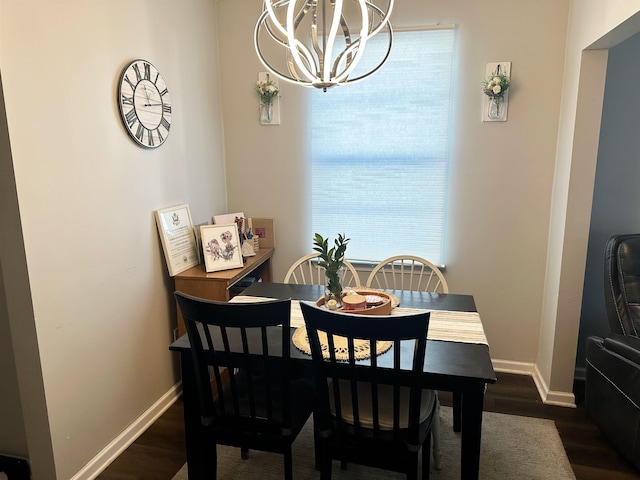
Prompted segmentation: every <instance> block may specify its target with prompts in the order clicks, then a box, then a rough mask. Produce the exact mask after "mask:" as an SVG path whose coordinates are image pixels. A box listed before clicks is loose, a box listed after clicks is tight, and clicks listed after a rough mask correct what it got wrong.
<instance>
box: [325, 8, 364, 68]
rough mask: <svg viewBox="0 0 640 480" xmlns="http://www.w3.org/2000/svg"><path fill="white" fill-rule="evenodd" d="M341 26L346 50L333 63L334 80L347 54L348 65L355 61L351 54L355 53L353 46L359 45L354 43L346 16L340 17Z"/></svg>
mask: <svg viewBox="0 0 640 480" xmlns="http://www.w3.org/2000/svg"><path fill="white" fill-rule="evenodd" d="M340 26H341V27H342V35H343V36H344V44H345V50H343V51H342V52H341V53H340V54H338V55H337V57H336V60H335V61H334V62H333V68H332V69H331V76H332V77H334V78H335V76H336V72H337V71H338V67H339V65H340V62H341V60H342V59H343V58H344V55H345V54H347V59H346V64H347V65H348V64H349V63H350V62H351V61H352V60H353V58H352V56H351V52H352V51H353V45H354V44H355V43H358V41H357V40H356V41H355V42H352V40H351V32H350V31H349V25H347V21H346V19H345V18H344V15H341V17H340Z"/></svg>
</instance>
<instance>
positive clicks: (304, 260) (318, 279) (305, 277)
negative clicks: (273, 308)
mask: <svg viewBox="0 0 640 480" xmlns="http://www.w3.org/2000/svg"><path fill="white" fill-rule="evenodd" d="M344 266H345V272H344V277H343V280H342V286H343V287H359V286H360V277H359V276H358V272H357V271H356V269H355V267H354V266H353V265H351V263H349V262H348V261H347V260H345V261H344ZM325 282H326V280H325V274H324V268H322V267H321V266H319V265H318V254H317V253H310V254H308V255H305V256H304V257H301V258H299V259H298V260H296V261H295V262H294V263H293V265H291V268H289V271H288V272H287V274H286V275H285V276H284V283H294V284H298V285H324V284H325Z"/></svg>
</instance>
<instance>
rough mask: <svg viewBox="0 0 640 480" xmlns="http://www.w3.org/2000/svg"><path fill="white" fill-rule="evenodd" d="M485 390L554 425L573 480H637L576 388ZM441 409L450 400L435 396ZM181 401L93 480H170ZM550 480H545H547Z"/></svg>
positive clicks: (511, 380) (176, 461)
mask: <svg viewBox="0 0 640 480" xmlns="http://www.w3.org/2000/svg"><path fill="white" fill-rule="evenodd" d="M497 376H498V382H497V383H496V384H494V385H489V387H488V388H487V393H486V395H485V403H484V406H485V410H486V411H490V412H498V413H506V414H510V415H522V416H527V417H537V418H548V419H551V420H554V421H555V423H556V426H557V428H558V432H560V437H561V438H562V442H563V444H564V447H565V450H566V452H567V456H568V457H569V461H570V462H571V466H572V467H573V471H574V473H575V475H576V478H577V480H632V479H633V480H638V479H640V472H638V470H636V469H635V468H634V467H633V466H632V465H631V464H630V463H629V462H627V461H626V460H625V459H624V458H623V457H622V456H621V455H619V454H618V453H617V452H616V451H615V450H614V449H613V448H612V447H611V445H610V444H609V443H608V442H607V440H606V439H605V438H603V436H602V434H601V433H600V431H599V430H598V428H597V427H596V426H595V425H594V424H593V423H591V421H590V420H589V418H588V417H587V415H586V413H585V411H584V409H583V408H582V407H581V405H582V388H580V384H577V386H576V398H577V402H578V408H565V407H554V406H550V405H544V404H543V403H542V401H541V400H540V397H539V396H538V393H537V390H536V387H535V384H534V382H533V379H532V378H531V377H528V376H524V375H511V374H506V373H498V374H497ZM440 399H441V402H442V404H443V405H449V406H450V405H451V395H450V394H448V393H444V392H443V393H441V394H440ZM182 422H183V416H182V401H180V400H178V401H177V402H176V403H175V404H174V405H172V406H171V407H170V408H169V409H168V410H167V412H166V413H165V414H164V415H162V417H161V418H159V419H158V420H157V421H156V422H155V423H154V424H153V425H152V426H151V427H150V428H149V429H148V430H147V431H146V432H145V433H144V434H143V435H141V436H140V437H139V438H138V439H137V440H136V441H135V442H134V443H133V444H132V445H131V446H130V447H129V448H128V449H127V450H126V451H125V452H124V453H123V454H122V455H120V456H119V457H118V458H117V459H116V460H115V461H114V462H113V463H112V464H111V465H110V466H109V467H108V468H107V469H106V470H105V471H104V472H103V473H102V474H101V475H99V476H98V477H97V478H98V480H134V479H135V480H171V478H172V477H173V475H175V473H176V472H177V471H178V470H179V469H180V467H182V465H183V464H184V462H185V453H184V429H183V423H182ZM550 480H551V479H550Z"/></svg>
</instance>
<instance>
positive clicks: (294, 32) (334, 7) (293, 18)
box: [254, 0, 394, 91]
mask: <svg viewBox="0 0 640 480" xmlns="http://www.w3.org/2000/svg"><path fill="white" fill-rule="evenodd" d="M393 3H394V0H264V5H263V11H262V15H260V17H259V18H258V22H257V23H256V28H255V31H254V46H255V49H256V53H257V54H258V58H259V59H260V61H261V62H262V64H263V65H264V66H265V68H267V70H269V71H270V72H271V73H273V74H274V75H275V76H277V77H278V78H281V79H283V80H285V81H288V82H292V83H296V84H299V85H303V86H305V87H315V88H322V89H323V90H324V91H326V90H327V88H330V87H333V86H336V85H341V84H345V83H351V82H356V81H359V80H362V79H363V78H366V77H368V76H369V75H372V74H373V73H375V72H376V71H377V70H378V69H379V68H380V67H381V66H382V65H383V64H384V62H385V61H386V60H387V58H388V57H389V53H390V52H391V46H392V44H393V31H392V28H391V24H390V23H389V17H390V15H391V11H392V9H393ZM383 30H384V34H386V35H387V38H388V43H387V49H386V53H385V54H384V56H383V57H382V58H381V60H380V62H379V63H377V64H375V65H374V66H373V67H372V68H370V69H368V71H367V72H365V73H358V74H357V76H356V77H353V75H352V74H353V72H354V70H355V68H356V67H357V66H358V64H359V62H360V60H361V59H362V58H363V55H364V53H365V46H366V44H367V41H368V40H369V39H370V38H371V37H373V36H374V35H377V34H378V33H380V32H382V31H383ZM274 51H277V52H278V53H277V55H279V56H280V59H279V61H278V60H274V59H273V55H274V54H273V52H274ZM267 53H268V55H267ZM267 57H269V58H267Z"/></svg>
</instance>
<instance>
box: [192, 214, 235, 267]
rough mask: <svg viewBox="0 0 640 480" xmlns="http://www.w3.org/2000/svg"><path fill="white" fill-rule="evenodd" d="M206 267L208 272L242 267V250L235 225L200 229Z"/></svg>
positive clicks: (202, 227) (209, 226) (211, 226)
mask: <svg viewBox="0 0 640 480" xmlns="http://www.w3.org/2000/svg"><path fill="white" fill-rule="evenodd" d="M200 236H201V237H202V250H203V254H204V265H205V268H206V270H207V272H216V271H218V270H228V269H230V268H239V267H242V265H243V263H242V249H241V247H240V237H239V236H238V225H236V224H235V223H228V224H221V225H217V224H216V225H203V226H201V227H200Z"/></svg>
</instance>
